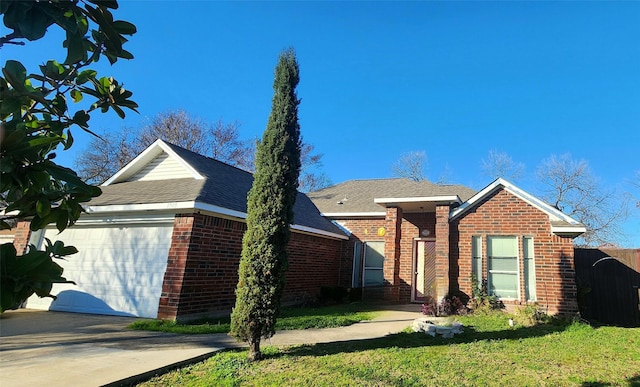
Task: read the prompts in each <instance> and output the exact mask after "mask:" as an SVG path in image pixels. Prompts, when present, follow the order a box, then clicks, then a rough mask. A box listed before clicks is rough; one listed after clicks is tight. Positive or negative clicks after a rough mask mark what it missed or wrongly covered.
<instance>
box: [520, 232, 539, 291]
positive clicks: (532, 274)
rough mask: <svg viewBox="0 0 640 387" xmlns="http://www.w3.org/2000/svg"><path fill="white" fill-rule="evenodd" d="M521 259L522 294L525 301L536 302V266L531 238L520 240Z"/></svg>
mask: <svg viewBox="0 0 640 387" xmlns="http://www.w3.org/2000/svg"><path fill="white" fill-rule="evenodd" d="M522 258H523V260H524V292H525V296H526V297H527V301H536V266H535V259H534V254H533V238H532V237H523V238H522Z"/></svg>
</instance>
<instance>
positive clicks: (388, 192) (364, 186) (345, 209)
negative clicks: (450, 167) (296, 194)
mask: <svg viewBox="0 0 640 387" xmlns="http://www.w3.org/2000/svg"><path fill="white" fill-rule="evenodd" d="M475 193H476V192H475V191H474V190H472V189H471V188H468V187H465V186H462V185H449V184H435V183H432V182H430V181H426V180H425V181H420V182H416V181H413V180H409V179H403V178H393V179H370V180H349V181H346V182H344V183H341V184H337V185H334V186H331V187H328V188H324V189H322V190H319V191H315V192H310V193H308V194H307V196H309V198H310V199H311V200H312V201H313V203H314V204H315V205H316V207H318V209H319V210H320V212H321V213H325V214H327V213H365V212H384V211H385V210H384V208H383V207H381V206H380V205H378V204H376V203H374V199H375V198H410V197H434V196H456V195H457V196H459V197H460V199H461V200H462V201H463V202H464V201H466V200H468V199H469V198H470V197H471V196H473V195H474V194H475Z"/></svg>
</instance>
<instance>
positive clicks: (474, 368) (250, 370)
mask: <svg viewBox="0 0 640 387" xmlns="http://www.w3.org/2000/svg"><path fill="white" fill-rule="evenodd" d="M509 317H510V316H507V315H505V314H500V313H498V314H486V315H478V316H466V317H460V318H459V320H460V321H461V322H462V323H463V324H464V325H465V328H464V329H465V332H464V333H463V334H461V335H456V336H455V337H454V338H453V339H443V338H441V337H435V338H434V337H430V336H428V335H425V334H423V333H413V332H410V331H409V330H407V331H405V332H402V333H399V334H394V335H390V336H387V337H384V338H378V339H370V340H353V341H347V342H339V343H325V344H316V345H302V346H292V347H282V348H277V347H264V348H263V353H264V354H265V355H266V359H265V360H263V361H260V362H256V363H249V362H248V361H247V360H246V359H247V352H246V350H230V351H225V352H220V353H218V354H216V355H215V356H213V357H212V358H210V359H208V360H206V361H204V362H201V363H198V364H195V365H193V366H190V367H186V368H182V369H180V370H176V371H173V372H170V373H168V374H166V375H163V376H159V377H156V378H154V379H152V380H150V381H149V382H147V383H146V384H143V385H144V386H176V385H180V386H212V385H215V386H236V385H242V386H245V385H246V386H280V385H287V386H307V385H313V386H604V385H607V386H608V385H616V386H638V385H640V328H617V327H599V328H593V327H590V326H588V325H585V324H580V323H572V324H568V323H559V322H552V323H548V324H540V325H535V326H525V325H520V324H517V323H516V326H515V327H513V328H510V327H509V325H508V318H509ZM516 321H517V320H516Z"/></svg>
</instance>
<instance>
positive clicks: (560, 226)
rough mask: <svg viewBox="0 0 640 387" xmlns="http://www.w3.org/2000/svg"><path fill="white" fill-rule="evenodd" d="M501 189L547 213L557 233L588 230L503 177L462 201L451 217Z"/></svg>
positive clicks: (577, 232)
mask: <svg viewBox="0 0 640 387" xmlns="http://www.w3.org/2000/svg"><path fill="white" fill-rule="evenodd" d="M500 189H504V190H506V191H507V192H509V193H511V194H512V195H515V196H516V197H518V198H519V199H521V200H523V201H524V202H526V203H528V204H530V205H532V206H533V207H535V208H537V209H538V210H540V211H542V212H544V213H546V214H547V215H548V216H549V221H550V222H551V225H552V227H551V229H552V231H553V232H554V233H556V234H562V233H569V234H576V236H577V235H580V234H582V233H584V232H585V231H586V228H585V227H584V225H583V224H582V223H580V222H578V221H577V220H575V219H573V218H572V217H570V216H569V215H567V214H565V213H563V212H562V211H560V210H558V209H557V208H555V207H552V206H551V205H549V204H547V203H545V202H544V201H542V200H540V199H539V198H537V197H535V196H533V195H531V194H530V193H528V192H526V191H524V190H523V189H521V188H519V187H517V186H515V185H513V184H512V183H510V182H508V181H506V180H504V179H502V178H498V179H496V180H494V181H493V182H492V183H491V184H489V185H488V186H486V187H485V188H483V189H482V190H480V191H479V192H478V193H477V194H475V195H474V196H472V197H471V198H469V200H467V201H466V202H464V203H462V205H460V206H459V207H457V208H455V209H453V210H452V211H451V212H450V214H449V219H450V220H455V219H458V218H460V217H462V216H464V214H465V213H467V212H468V211H469V210H470V209H472V208H474V207H475V206H476V205H477V204H479V203H481V202H482V201H483V200H484V199H485V198H487V197H489V196H491V195H492V194H493V193H495V192H497V191H498V190H500Z"/></svg>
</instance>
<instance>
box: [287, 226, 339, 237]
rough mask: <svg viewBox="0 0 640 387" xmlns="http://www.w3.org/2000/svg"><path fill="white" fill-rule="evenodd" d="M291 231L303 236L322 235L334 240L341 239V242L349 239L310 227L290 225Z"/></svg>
mask: <svg viewBox="0 0 640 387" xmlns="http://www.w3.org/2000/svg"><path fill="white" fill-rule="evenodd" d="M291 230H295V231H299V232H301V233H303V234H313V235H323V236H326V237H330V238H334V239H342V240H348V239H349V237H348V236H346V235H340V234H336V233H333V232H329V231H324V230H318V229H317V228H312V227H307V226H300V225H297V224H292V225H291Z"/></svg>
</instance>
